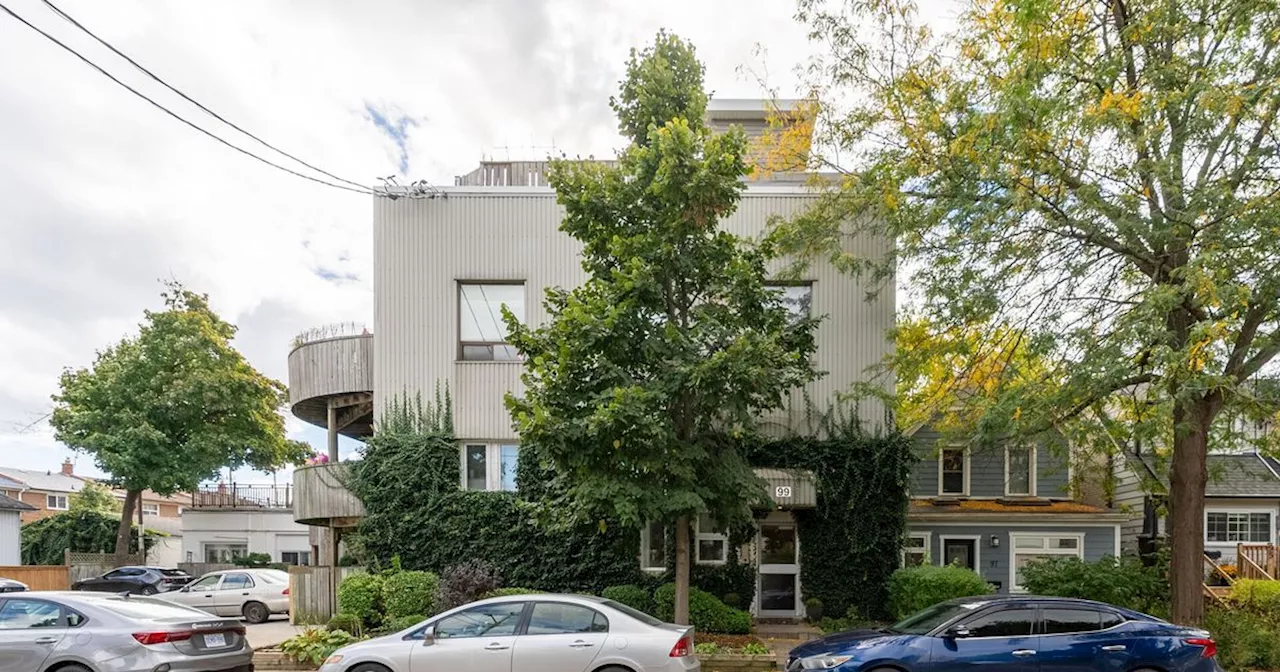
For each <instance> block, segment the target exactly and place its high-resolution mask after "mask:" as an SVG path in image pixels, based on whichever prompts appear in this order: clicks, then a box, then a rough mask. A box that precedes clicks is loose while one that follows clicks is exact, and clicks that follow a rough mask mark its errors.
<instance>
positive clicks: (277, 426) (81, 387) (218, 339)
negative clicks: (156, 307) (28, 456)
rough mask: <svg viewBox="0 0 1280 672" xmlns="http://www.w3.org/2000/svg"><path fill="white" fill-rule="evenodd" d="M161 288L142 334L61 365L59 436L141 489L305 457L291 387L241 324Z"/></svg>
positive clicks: (163, 489) (176, 487)
mask: <svg viewBox="0 0 1280 672" xmlns="http://www.w3.org/2000/svg"><path fill="white" fill-rule="evenodd" d="M162 296H163V297H164V301H165V310H162V311H158V312H157V311H146V314H145V315H146V318H145V320H144V321H143V323H142V325H141V328H140V332H139V334H138V335H137V336H131V337H128V338H125V339H124V340H122V341H120V342H119V343H118V344H116V345H113V346H111V347H109V348H107V349H105V350H103V351H101V352H99V353H98V356H97V359H96V360H95V361H94V363H93V367H92V368H90V369H84V368H82V369H74V370H72V369H68V370H66V371H64V372H63V374H62V377H61V380H60V381H59V385H60V391H59V393H58V394H56V395H54V397H53V401H54V409H53V413H52V415H51V416H50V419H49V424H50V425H51V426H52V427H53V429H54V436H55V438H57V439H58V440H59V441H61V442H62V443H64V444H66V445H67V446H70V447H72V448H74V449H77V450H81V451H83V452H85V453H88V454H89V455H91V456H93V459H94V463H95V464H96V465H97V466H98V468H100V469H102V470H103V471H105V472H107V473H109V474H111V475H112V476H113V477H114V479H115V480H116V481H117V482H118V483H119V484H120V485H121V487H123V488H125V489H126V490H128V491H129V492H130V493H133V494H135V495H136V493H139V492H141V491H142V490H146V489H150V490H154V491H155V492H158V493H160V494H164V495H169V494H173V493H174V492H177V491H191V490H194V489H196V487H198V486H199V484H200V482H201V481H204V480H206V479H209V478H212V477H214V476H216V475H217V474H218V472H219V470H221V469H224V468H236V467H241V466H250V467H253V468H255V469H259V470H263V471H267V470H271V469H275V468H278V467H280V466H283V465H285V464H290V463H297V462H300V461H301V460H302V459H303V456H304V455H305V454H306V453H307V452H309V449H308V448H306V446H305V444H303V443H301V442H297V441H290V440H288V439H287V438H286V437H285V430H284V417H283V416H282V415H281V414H280V408H281V406H283V405H284V403H285V387H284V385H283V384H282V383H280V382H278V381H275V380H272V379H270V378H267V377H266V376H263V375H262V374H261V373H258V371H256V370H254V368H253V367H252V366H250V365H249V363H248V362H247V361H246V360H245V359H244V356H243V355H241V354H240V353H239V352H237V351H236V350H235V348H233V347H232V345H231V341H232V339H233V338H234V337H235V333H236V328H235V326H233V325H231V324H229V323H227V322H225V321H223V320H222V318H220V317H218V315H217V314H216V313H214V312H213V310H212V309H211V308H210V307H209V302H208V297H206V296H204V295H201V294H196V293H194V292H191V291H189V290H187V289H185V288H183V287H182V286H181V285H180V284H178V283H176V282H170V283H168V285H167V290H166V291H165V292H164V293H163V294H162ZM119 524H120V525H121V526H122V528H123V529H122V532H127V530H128V523H127V522H124V521H121V522H120V523H119ZM124 539H125V540H127V535H126V536H125V537H124ZM124 550H125V549H123V548H121V549H119V551H121V552H123V551H124Z"/></svg>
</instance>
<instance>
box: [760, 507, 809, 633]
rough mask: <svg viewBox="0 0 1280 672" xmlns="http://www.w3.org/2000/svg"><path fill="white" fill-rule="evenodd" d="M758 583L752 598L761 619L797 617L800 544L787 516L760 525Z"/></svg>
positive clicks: (791, 522)
mask: <svg viewBox="0 0 1280 672" xmlns="http://www.w3.org/2000/svg"><path fill="white" fill-rule="evenodd" d="M759 546H760V562H759V566H760V570H759V571H760V579H759V581H760V583H759V585H758V586H756V595H757V596H758V599H759V605H760V608H759V610H758V612H757V613H758V615H759V616H761V617H764V618H794V617H796V616H799V615H800V544H799V540H798V538H797V537H796V523H795V520H794V519H793V518H791V515H790V514H789V513H788V514H786V518H785V519H782V518H780V517H778V516H777V514H774V516H771V517H770V518H768V519H766V520H764V521H763V522H761V523H760V544H759Z"/></svg>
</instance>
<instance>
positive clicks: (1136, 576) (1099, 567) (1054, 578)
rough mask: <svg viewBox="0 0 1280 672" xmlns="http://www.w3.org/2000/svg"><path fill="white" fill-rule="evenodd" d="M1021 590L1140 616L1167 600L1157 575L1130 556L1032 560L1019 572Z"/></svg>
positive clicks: (1166, 591) (1166, 590) (1164, 585)
mask: <svg viewBox="0 0 1280 672" xmlns="http://www.w3.org/2000/svg"><path fill="white" fill-rule="evenodd" d="M1022 586H1023V587H1024V588H1026V589H1027V592H1030V593H1032V594H1035V595H1052V596H1054V597H1074V598H1079V599H1084V600H1096V601H1098V602H1106V603H1108V604H1114V605H1116V606H1119V607H1125V608H1127V609H1133V610H1135V611H1141V612H1144V613H1152V612H1158V611H1162V610H1163V605H1164V604H1165V603H1166V602H1167V601H1168V599H1169V598H1168V594H1169V586H1168V583H1167V581H1165V580H1164V579H1163V578H1162V577H1161V576H1160V572H1159V571H1158V570H1154V569H1153V568H1150V567H1146V566H1144V565H1143V563H1142V561H1141V560H1139V559H1138V558H1136V557H1132V556H1125V557H1123V558H1113V557H1106V558H1103V559H1101V560H1098V561H1096V562H1086V561H1084V560H1081V559H1080V558H1076V557H1057V558H1048V559H1043V560H1036V561H1034V562H1031V563H1029V564H1027V566H1025V567H1023V568H1022Z"/></svg>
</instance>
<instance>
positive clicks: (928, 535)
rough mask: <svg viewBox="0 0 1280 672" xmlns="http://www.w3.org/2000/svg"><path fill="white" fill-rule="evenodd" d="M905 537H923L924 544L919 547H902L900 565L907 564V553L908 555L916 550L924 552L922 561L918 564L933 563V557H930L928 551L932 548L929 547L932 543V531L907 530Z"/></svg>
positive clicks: (904, 565)
mask: <svg viewBox="0 0 1280 672" xmlns="http://www.w3.org/2000/svg"><path fill="white" fill-rule="evenodd" d="M907 538H908V539H923V540H924V545H923V546H921V547H920V548H912V547H910V546H907V547H904V548H903V549H902V566H903V567H906V566H907V555H909V554H911V553H916V552H923V553H924V562H922V563H920V564H922V565H929V564H933V559H932V557H931V555H930V551H931V550H932V549H931V548H930V546H931V545H932V542H933V533H932V532H908V533H907Z"/></svg>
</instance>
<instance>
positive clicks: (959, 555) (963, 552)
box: [942, 537, 978, 572]
mask: <svg viewBox="0 0 1280 672" xmlns="http://www.w3.org/2000/svg"><path fill="white" fill-rule="evenodd" d="M942 564H944V565H956V566H958V567H967V568H969V569H972V570H974V571H975V572H976V571H978V542H977V541H976V540H974V539H955V538H950V537H943V539H942Z"/></svg>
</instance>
